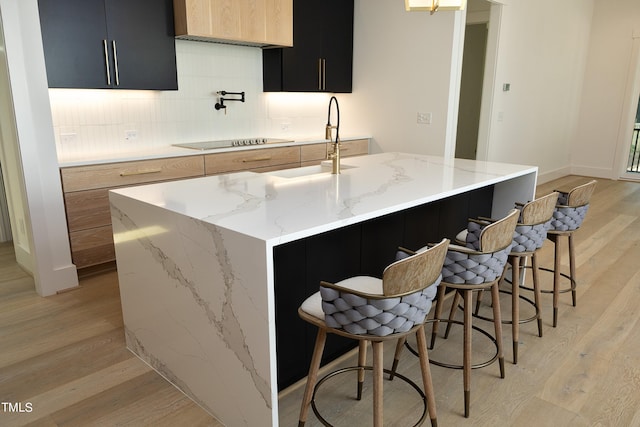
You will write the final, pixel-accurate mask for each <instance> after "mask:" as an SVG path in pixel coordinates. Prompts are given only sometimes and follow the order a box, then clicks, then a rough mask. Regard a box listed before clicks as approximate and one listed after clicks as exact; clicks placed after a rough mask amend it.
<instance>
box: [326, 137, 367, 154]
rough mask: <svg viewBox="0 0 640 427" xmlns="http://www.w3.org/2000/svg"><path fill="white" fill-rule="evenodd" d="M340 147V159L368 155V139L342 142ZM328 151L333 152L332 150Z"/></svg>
mask: <svg viewBox="0 0 640 427" xmlns="http://www.w3.org/2000/svg"><path fill="white" fill-rule="evenodd" d="M340 145H341V147H340V155H341V156H342V157H349V156H361V155H363V154H369V140H368V139H354V140H353V141H343V142H342V143H341V144H340ZM329 151H333V149H332V148H330V149H329Z"/></svg>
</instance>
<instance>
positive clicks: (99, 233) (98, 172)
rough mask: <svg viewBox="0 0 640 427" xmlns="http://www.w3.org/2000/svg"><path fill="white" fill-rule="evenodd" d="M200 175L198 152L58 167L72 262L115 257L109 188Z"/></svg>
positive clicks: (80, 265) (88, 263)
mask: <svg viewBox="0 0 640 427" xmlns="http://www.w3.org/2000/svg"><path fill="white" fill-rule="evenodd" d="M203 175H204V160H203V158H202V156H186V157H173V158H168V159H154V160H142V161H135V162H121V163H109V164H103V165H92V166H77V167H68V168H62V169H61V170H60V176H61V179H62V189H63V191H64V201H65V209H66V213H67V227H68V229H69V242H70V244H71V259H72V260H73V263H74V264H75V265H76V267H77V268H85V267H91V266H94V265H98V264H104V263H107V262H110V261H113V260H115V250H114V246H113V232H112V230H111V211H110V208H109V190H111V189H114V188H119V187H124V186H129V185H137V184H147V183H151V182H159V181H170V180H176V179H183V178H192V177H197V176H203Z"/></svg>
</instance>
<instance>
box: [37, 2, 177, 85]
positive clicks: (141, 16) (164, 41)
mask: <svg viewBox="0 0 640 427" xmlns="http://www.w3.org/2000/svg"><path fill="white" fill-rule="evenodd" d="M38 7H39V11H40V25H41V28H42V42H43V46H44V56H45V62H46V66H47V78H48V80H49V87H51V88H85V89H109V88H113V89H154V90H175V89H177V88H178V79H177V69H176V51H175V39H174V29H173V1H172V0H160V1H159V0H38Z"/></svg>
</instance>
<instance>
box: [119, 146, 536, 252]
mask: <svg viewBox="0 0 640 427" xmlns="http://www.w3.org/2000/svg"><path fill="white" fill-rule="evenodd" d="M327 163H328V166H329V167H328V168H325V169H326V170H328V171H329V172H323V171H321V170H320V167H319V166H310V167H306V168H299V169H290V170H283V171H278V172H265V173H254V172H240V173H233V174H228V175H217V176H209V177H203V178H194V179H188V180H182V181H175V182H167V183H158V184H151V185H144V186H138V187H131V188H125V189H118V190H112V192H113V193H116V194H120V195H123V196H127V197H130V198H134V199H137V200H140V201H142V202H145V203H148V204H151V205H155V206H158V207H162V208H164V209H168V210H171V211H173V212H176V213H179V214H183V215H186V216H189V217H193V218H196V219H199V220H201V221H204V222H208V223H211V224H214V225H216V226H220V227H224V228H226V229H230V230H233V231H236V232H239V233H242V234H246V235H248V236H251V237H254V238H258V239H261V240H264V241H265V242H268V243H269V244H271V245H277V244H282V243H286V242H289V241H293V240H297V239H301V238H304V237H308V236H311V235H316V234H319V233H322V232H324V231H329V230H333V229H337V228H340V227H343V226H347V225H351V224H355V223H358V222H361V221H365V220H367V219H371V218H375V217H379V216H382V215H385V214H387V213H391V212H397V211H399V210H403V209H407V208H410V207H413V206H418V205H421V204H424V203H428V202H432V201H436V200H440V199H443V198H445V197H448V196H452V195H455V194H460V193H464V192H467V191H470V190H473V189H476V188H480V187H484V186H487V185H492V184H494V183H498V182H503V181H505V180H508V179H511V178H515V177H518V176H523V175H528V174H534V176H535V174H537V170H538V168H537V167H535V166H525V165H514V164H505V163H494V162H482V161H474V160H464V159H450V160H447V159H444V158H442V157H437V156H423V155H414V154H405V153H383V154H375V155H368V156H360V157H350V158H346V159H343V160H342V173H341V174H339V175H332V174H331V173H330V162H325V165H327ZM514 202H515V200H514ZM522 202H526V200H522Z"/></svg>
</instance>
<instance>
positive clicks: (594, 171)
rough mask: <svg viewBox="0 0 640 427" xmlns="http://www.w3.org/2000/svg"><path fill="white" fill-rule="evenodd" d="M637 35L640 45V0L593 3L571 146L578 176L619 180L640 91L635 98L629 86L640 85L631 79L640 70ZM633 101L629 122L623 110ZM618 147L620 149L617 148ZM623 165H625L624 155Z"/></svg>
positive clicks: (600, 0)
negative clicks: (617, 155)
mask: <svg viewBox="0 0 640 427" xmlns="http://www.w3.org/2000/svg"><path fill="white" fill-rule="evenodd" d="M634 33H635V35H636V40H640V2H639V1H638V0H616V1H611V0H595V10H594V16H593V26H592V31H591V40H590V44H589V57H588V62H587V70H586V75H585V80H584V85H583V88H582V100H583V102H582V105H581V109H580V116H579V128H578V132H577V135H576V137H575V138H574V140H573V141H572V142H573V144H572V152H573V156H572V163H573V165H574V169H575V170H576V171H577V172H578V173H582V174H587V175H592V176H599V177H606V178H614V179H615V178H617V177H618V176H619V172H620V169H619V166H620V165H619V164H618V165H616V158H615V153H616V151H618V152H620V151H621V152H623V153H624V152H625V151H626V153H628V149H629V144H630V142H631V134H630V130H631V129H632V128H633V119H632V117H633V116H634V115H635V107H636V106H637V101H638V98H637V96H638V95H637V94H638V92H637V91H636V92H635V93H632V88H631V87H629V83H630V82H633V81H634V80H635V81H636V85H637V84H639V83H640V82H639V81H638V78H635V79H634V78H633V76H632V75H631V73H633V72H634V71H636V70H634V68H637V67H638V64H632V57H633V54H634V38H633V37H634ZM636 43H637V42H636ZM636 49H637V48H636ZM630 77H632V78H630ZM629 97H632V98H635V99H634V103H635V105H634V106H633V108H632V109H633V110H634V111H633V112H631V115H630V116H629V117H628V119H627V120H625V117H623V115H624V114H625V111H624V105H625V101H626V100H627V98H629ZM625 132H627V133H628V138H627V137H626V136H625V135H624V134H625ZM616 143H618V144H620V146H619V147H617V149H616ZM619 160H621V161H622V162H623V165H622V166H624V162H626V159H625V158H624V156H622V158H620V159H619Z"/></svg>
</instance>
